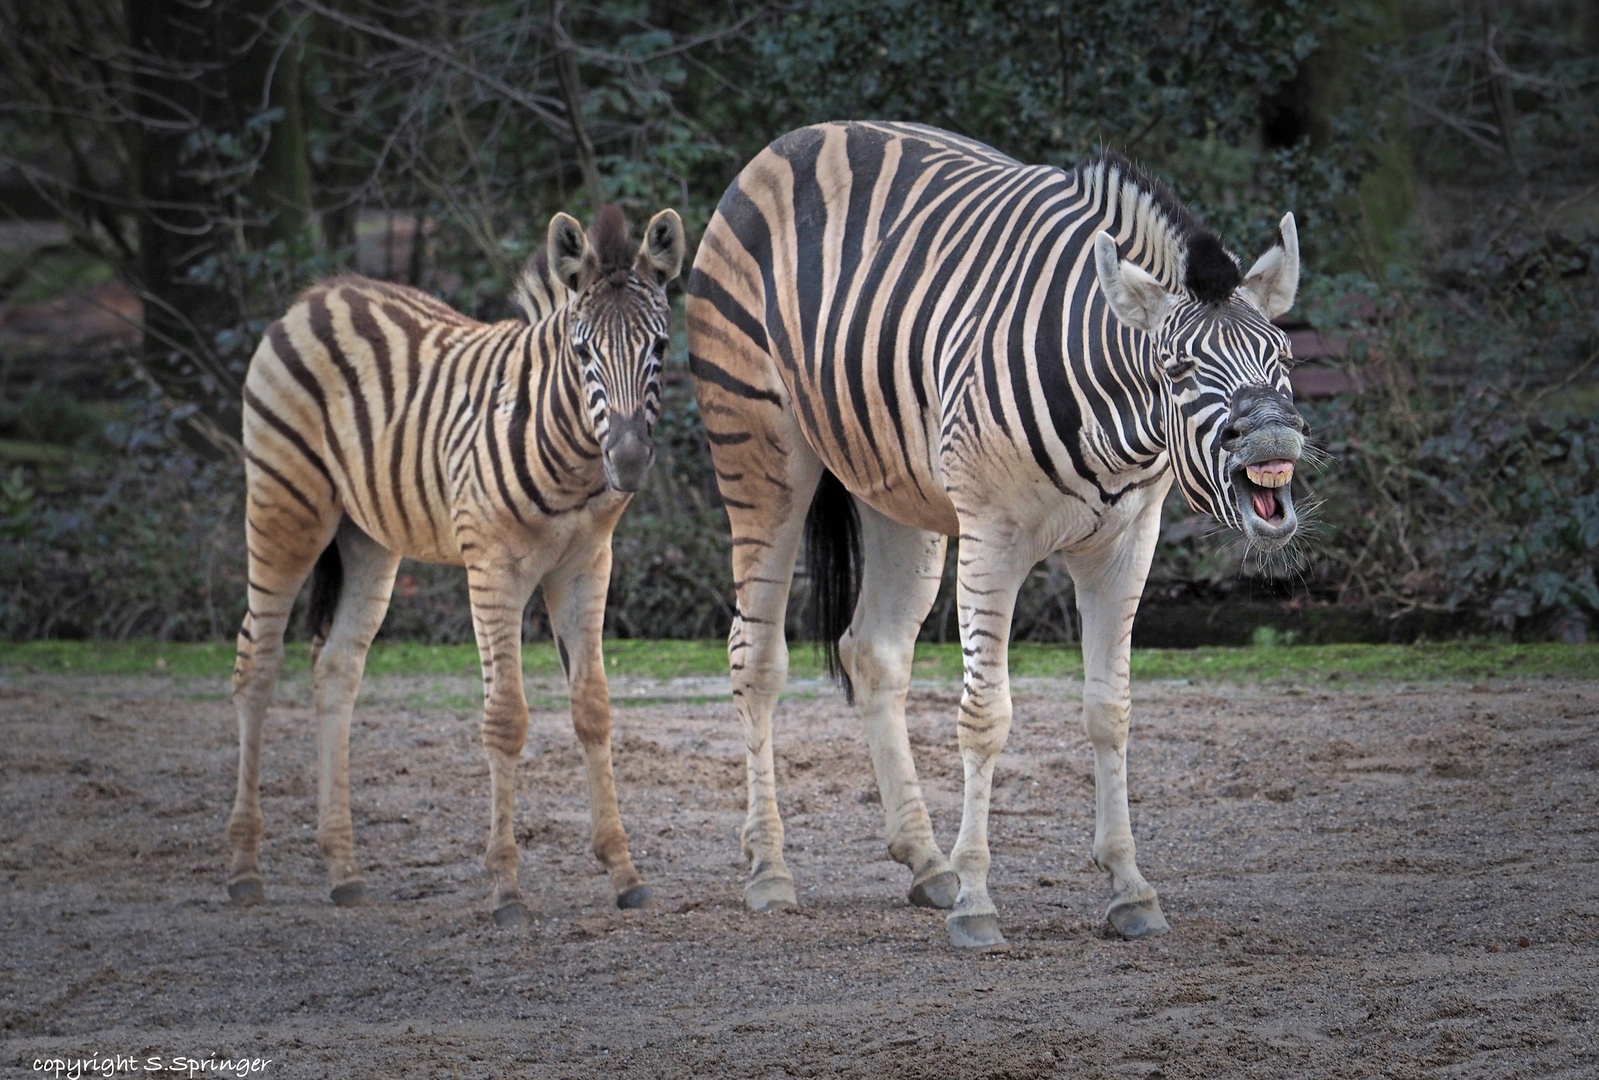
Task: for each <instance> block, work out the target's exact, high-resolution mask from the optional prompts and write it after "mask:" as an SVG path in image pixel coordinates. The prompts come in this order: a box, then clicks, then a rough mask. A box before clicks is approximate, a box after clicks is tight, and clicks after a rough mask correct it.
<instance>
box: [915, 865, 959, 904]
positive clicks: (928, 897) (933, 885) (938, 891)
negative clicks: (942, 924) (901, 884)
mask: <svg viewBox="0 0 1599 1080" xmlns="http://www.w3.org/2000/svg"><path fill="white" fill-rule="evenodd" d="M960 891H961V879H960V875H959V874H957V873H955V871H953V870H945V871H944V872H943V873H942V874H934V875H933V876H932V877H930V878H928V879H927V880H926V881H918V882H917V883H916V884H914V885H912V886H911V903H913V904H915V905H916V906H917V907H925V908H938V909H940V910H942V911H947V910H949V909H950V908H952V907H954V906H955V897H956V895H957V894H958V893H959V892H960Z"/></svg>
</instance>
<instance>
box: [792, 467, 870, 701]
mask: <svg viewBox="0 0 1599 1080" xmlns="http://www.w3.org/2000/svg"><path fill="white" fill-rule="evenodd" d="M860 565H861V516H860V514H859V513H858V512H857V511H856V509H855V499H854V498H853V497H852V496H851V495H850V493H849V492H848V491H846V490H845V489H844V485H843V484H841V483H840V482H839V479H838V477H836V476H834V475H833V474H832V473H830V472H823V473H822V479H821V482H820V483H818V484H817V485H816V495H815V497H813V498H812V499H811V510H810V513H809V514H807V515H806V516H805V570H806V573H807V574H808V575H809V577H810V579H811V627H810V629H811V640H812V641H814V642H816V643H817V647H818V648H820V649H821V650H822V658H823V660H824V661H825V662H826V664H827V676H828V678H830V679H834V680H836V681H837V682H838V684H839V685H840V686H842V687H843V688H844V696H845V698H847V699H848V700H849V702H850V704H851V705H853V704H854V703H855V687H854V685H853V684H852V683H851V682H850V678H849V672H847V671H845V670H844V665H843V664H842V663H841V662H840V661H839V657H838V639H839V638H841V637H843V636H844V631H845V630H848V629H849V624H850V620H851V619H853V618H854V617H855V598H856V596H857V594H859V592H860V586H861V579H860Z"/></svg>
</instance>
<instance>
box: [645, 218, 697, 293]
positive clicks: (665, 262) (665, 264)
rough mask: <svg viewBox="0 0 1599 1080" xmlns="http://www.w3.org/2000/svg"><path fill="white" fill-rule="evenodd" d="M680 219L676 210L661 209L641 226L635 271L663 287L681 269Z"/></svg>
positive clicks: (682, 244)
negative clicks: (642, 230) (640, 238)
mask: <svg viewBox="0 0 1599 1080" xmlns="http://www.w3.org/2000/svg"><path fill="white" fill-rule="evenodd" d="M686 246H687V242H686V241H685V240H684V239H683V219H682V218H680V217H678V216H677V211H676V210H662V211H661V212H660V213H659V214H656V215H655V216H654V217H652V218H650V223H649V224H648V225H646V226H645V227H644V242H643V243H641V244H640V245H639V247H638V261H637V266H638V271H639V273H640V274H642V275H644V276H646V277H649V278H650V279H651V280H653V281H654V282H655V283H656V284H657V285H665V284H666V283H667V282H668V281H671V280H672V279H673V278H675V277H677V275H678V274H679V273H681V272H682V270H683V251H684V248H685V247H686Z"/></svg>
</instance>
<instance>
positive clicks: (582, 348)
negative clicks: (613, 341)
mask: <svg viewBox="0 0 1599 1080" xmlns="http://www.w3.org/2000/svg"><path fill="white" fill-rule="evenodd" d="M572 351H573V352H575V353H577V358H578V359H579V360H584V361H586V360H588V358H589V343H588V342H586V341H583V340H581V339H573V341H572Z"/></svg>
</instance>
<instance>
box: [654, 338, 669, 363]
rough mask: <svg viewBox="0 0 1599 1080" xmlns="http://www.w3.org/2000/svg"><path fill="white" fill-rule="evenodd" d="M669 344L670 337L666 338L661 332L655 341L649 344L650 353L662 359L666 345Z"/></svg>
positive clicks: (664, 355)
mask: <svg viewBox="0 0 1599 1080" xmlns="http://www.w3.org/2000/svg"><path fill="white" fill-rule="evenodd" d="M669 344H671V341H670V339H668V338H667V337H666V335H664V334H662V335H661V336H660V337H657V338H656V339H655V343H654V344H653V345H651V346H650V355H651V356H653V357H654V358H655V359H657V360H661V359H664V358H665V357H666V347H667V346H668V345H669Z"/></svg>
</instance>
